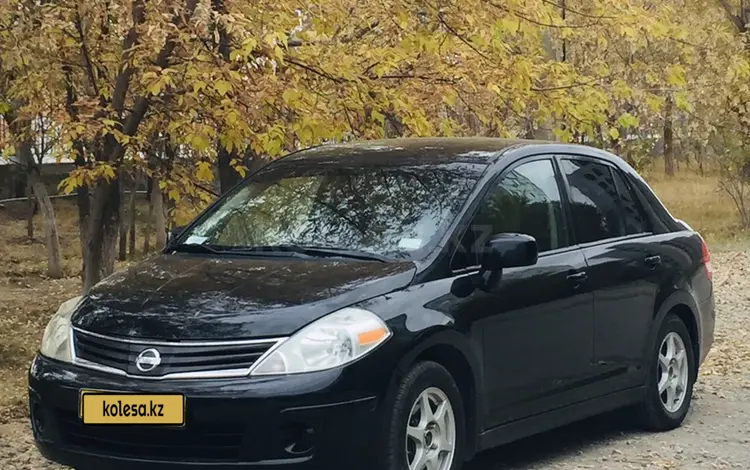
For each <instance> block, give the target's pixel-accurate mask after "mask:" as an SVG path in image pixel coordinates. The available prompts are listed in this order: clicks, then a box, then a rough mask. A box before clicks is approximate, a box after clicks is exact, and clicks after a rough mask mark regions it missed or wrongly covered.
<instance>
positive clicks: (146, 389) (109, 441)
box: [29, 302, 399, 470]
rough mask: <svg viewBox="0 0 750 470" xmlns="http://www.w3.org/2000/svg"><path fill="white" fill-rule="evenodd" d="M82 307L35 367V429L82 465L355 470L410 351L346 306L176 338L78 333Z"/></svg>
mask: <svg viewBox="0 0 750 470" xmlns="http://www.w3.org/2000/svg"><path fill="white" fill-rule="evenodd" d="M76 304H77V302H69V303H67V304H64V305H63V306H62V307H61V309H60V311H58V313H57V314H56V315H55V317H54V318H53V321H52V322H51V323H50V327H49V328H48V329H47V332H46V334H45V339H44V342H43V345H42V349H41V353H40V354H39V355H37V357H36V358H35V359H34V361H33V363H32V365H31V368H30V371H29V409H30V413H31V423H32V428H33V432H34V437H35V440H36V442H37V446H38V447H39V449H40V450H41V452H42V454H44V455H45V456H46V457H48V458H49V459H51V460H54V461H56V462H59V463H62V464H65V465H68V466H71V467H73V468H76V469H83V470H86V469H98V468H123V469H125V468H127V469H132V468H144V469H145V468H155V469H156V468H158V469H165V468H171V467H175V466H177V467H180V468H184V467H185V466H189V468H223V467H227V468H256V467H264V468H265V467H268V466H280V467H284V466H292V467H294V468H330V467H331V466H338V465H340V464H342V463H344V462H347V460H346V459H351V460H350V461H349V465H352V466H354V467H357V466H361V465H359V464H362V463H363V461H364V460H363V459H364V458H365V455H366V452H367V451H368V449H371V447H372V446H371V442H369V440H370V439H371V437H370V436H371V435H372V430H373V429H376V427H377V426H378V425H379V422H378V416H379V414H378V409H379V407H382V406H383V399H384V397H385V395H386V389H387V384H388V383H389V381H390V377H391V374H392V372H393V368H394V367H395V364H396V361H397V357H398V355H399V354H398V353H397V352H396V351H395V348H397V347H398V345H396V344H395V343H391V344H388V339H389V338H390V336H391V334H392V333H391V330H390V328H389V327H388V326H387V325H386V324H385V323H384V322H382V321H381V320H380V319H379V318H378V317H377V316H375V315H374V314H372V313H370V312H368V311H367V310H364V309H358V308H344V309H341V310H338V311H336V312H334V313H333V314H329V315H326V316H323V317H322V318H321V319H320V320H318V321H316V322H313V323H312V324H310V325H308V326H307V327H305V328H302V329H301V330H299V331H298V332H297V333H296V334H295V335H292V336H291V337H282V338H267V339H256V340H244V341H243V340H240V341H237V340H210V341H174V342H169V341H146V340H138V339H133V338H125V337H111V336H107V335H102V334H99V333H93V332H90V331H86V330H83V329H81V328H78V327H71V326H70V325H68V324H67V323H66V318H69V317H71V316H72V313H69V312H73V311H75V310H76ZM66 309H67V310H66ZM376 348H377V349H379V350H378V351H377V353H376V354H372V355H371V354H369V352H370V351H374V350H375V349H376ZM145 358H148V359H149V360H145ZM154 358H157V359H156V360H154ZM87 393H92V394H95V395H97V396H94V398H96V400H95V401H88V400H87V401H84V398H83V397H84V395H85V394H87ZM174 397H177V399H176V400H174V399H172V398H174ZM84 403H85V406H84ZM138 403H141V405H138ZM165 416H166V417H167V418H168V417H169V416H175V417H177V419H175V420H173V421H168V420H165V419H162V418H163V417H165ZM168 419H169V418H168ZM346 468H349V466H348V465H347V467H346Z"/></svg>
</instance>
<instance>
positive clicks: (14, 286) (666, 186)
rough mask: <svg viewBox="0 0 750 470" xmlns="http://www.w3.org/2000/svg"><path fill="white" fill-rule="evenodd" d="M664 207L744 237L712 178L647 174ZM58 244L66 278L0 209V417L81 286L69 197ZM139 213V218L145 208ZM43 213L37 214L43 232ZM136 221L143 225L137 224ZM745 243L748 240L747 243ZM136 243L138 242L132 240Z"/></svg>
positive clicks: (10, 413)
mask: <svg viewBox="0 0 750 470" xmlns="http://www.w3.org/2000/svg"><path fill="white" fill-rule="evenodd" d="M646 179H647V180H648V181H649V182H650V184H651V185H652V187H653V188H654V190H655V191H656V193H657V194H658V195H659V197H660V198H661V199H662V200H663V201H664V203H665V204H666V206H667V207H668V208H669V210H670V212H672V214H673V215H674V216H675V217H679V218H681V219H683V220H685V221H686V222H687V223H689V224H690V225H691V226H692V227H693V228H695V229H696V230H698V231H700V232H701V233H702V234H703V235H704V236H705V237H706V239H707V240H708V241H709V242H710V243H711V244H712V245H713V246H712V248H713V247H714V246H717V245H718V247H721V246H727V245H732V244H735V243H740V242H745V241H747V240H748V239H750V237H748V235H750V234H748V233H746V232H743V231H741V230H739V228H738V227H739V218H738V216H737V213H736V212H735V208H734V205H733V204H732V201H731V199H730V198H729V197H728V196H727V195H725V194H724V193H722V192H721V191H720V190H719V189H718V178H717V177H716V176H713V175H709V176H699V175H697V174H695V173H692V172H688V171H683V172H681V173H679V174H678V175H677V176H675V177H673V178H667V177H666V176H665V175H664V174H663V173H662V172H659V171H652V172H650V173H649V174H647V175H646ZM55 209H56V213H57V220H58V226H59V231H60V240H61V244H62V247H63V257H64V262H63V265H64V268H65V274H66V276H67V277H66V278H65V279H58V280H53V279H48V278H47V277H46V275H45V273H46V254H45V250H44V245H43V244H42V243H41V242H39V241H36V242H33V243H32V242H29V241H28V240H27V239H26V226H25V221H24V220H18V219H15V218H13V217H11V216H10V215H9V214H8V211H4V210H3V209H0V377H2V378H3V380H2V381H0V423H3V422H5V421H8V420H9V419H14V418H21V417H25V416H26V373H27V370H28V364H29V361H30V360H31V358H32V356H33V355H34V353H35V351H36V349H37V347H38V345H39V341H40V340H41V337H42V333H43V332H44V327H45V325H46V324H47V321H48V320H49V318H50V316H51V315H52V314H53V313H54V312H55V310H56V309H57V307H58V306H59V305H60V303H61V302H62V301H64V300H66V299H68V298H71V297H73V296H75V295H78V293H79V292H80V288H81V282H80V270H81V252H80V244H79V241H78V220H77V211H76V207H75V205H74V203H73V202H71V201H69V200H68V201H65V200H62V201H61V200H57V201H56V203H55ZM139 212H140V214H141V215H140V216H139V219H141V220H142V219H143V216H142V214H143V212H145V211H144V210H143V208H141V209H140V211H139ZM41 223H42V222H41V219H40V218H39V217H37V218H36V220H35V227H36V230H37V233H38V236H40V237H41V235H42V234H41V227H42V225H41ZM141 226H142V224H141ZM745 246H747V245H745ZM138 247H139V249H140V247H141V241H140V240H139V241H138Z"/></svg>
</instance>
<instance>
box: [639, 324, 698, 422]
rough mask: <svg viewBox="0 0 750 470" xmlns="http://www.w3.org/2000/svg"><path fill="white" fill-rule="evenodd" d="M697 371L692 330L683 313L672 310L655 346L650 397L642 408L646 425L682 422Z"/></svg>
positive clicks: (648, 387)
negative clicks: (688, 327)
mask: <svg viewBox="0 0 750 470" xmlns="http://www.w3.org/2000/svg"><path fill="white" fill-rule="evenodd" d="M683 353H684V356H682V354H683ZM696 371H697V368H696V367H695V354H694V352H693V342H692V340H691V339H690V333H689V332H688V329H687V327H686V326H685V323H684V322H683V321H682V320H681V319H680V317H678V316H677V315H675V314H674V313H669V314H667V316H666V318H664V321H663V323H662V325H661V328H660V329H659V334H658V335H657V340H656V344H655V345H654V347H653V350H652V355H651V361H650V367H649V373H648V379H647V382H646V398H645V400H644V401H643V402H642V403H641V404H640V406H639V408H638V415H639V421H640V424H641V425H642V426H643V427H644V428H645V429H647V430H649V431H656V432H661V431H670V430H672V429H675V428H677V427H679V426H680V425H681V424H682V422H683V421H684V420H685V417H686V416H687V413H688V411H689V410H690V404H691V401H692V397H693V385H694V384H695V380H696Z"/></svg>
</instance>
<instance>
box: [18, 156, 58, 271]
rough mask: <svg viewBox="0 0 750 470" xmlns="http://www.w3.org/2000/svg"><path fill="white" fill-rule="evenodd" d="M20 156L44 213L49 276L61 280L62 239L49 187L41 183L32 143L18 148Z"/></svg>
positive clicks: (37, 201) (35, 196) (30, 184)
mask: <svg viewBox="0 0 750 470" xmlns="http://www.w3.org/2000/svg"><path fill="white" fill-rule="evenodd" d="M18 155H19V157H21V159H22V160H23V161H25V162H26V164H27V165H28V167H29V172H28V174H27V177H28V178H29V186H31V190H32V192H33V193H34V198H36V203H37V205H38V207H39V209H40V211H41V213H42V219H43V220H44V224H43V225H44V243H45V246H46V248H47V276H49V277H51V278H53V279H60V278H61V277H63V269H62V251H61V250H60V237H59V235H58V233H57V221H56V220H55V209H54V208H53V207H52V201H51V200H50V198H49V194H47V187H46V186H44V183H42V181H41V178H40V175H39V166H38V165H36V164H35V162H34V161H33V159H34V156H33V155H32V154H31V142H23V143H22V144H21V145H20V146H19V148H18ZM29 197H31V194H29ZM32 212H33V210H32ZM32 216H33V214H32Z"/></svg>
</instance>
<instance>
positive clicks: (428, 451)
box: [379, 362, 465, 470]
mask: <svg viewBox="0 0 750 470" xmlns="http://www.w3.org/2000/svg"><path fill="white" fill-rule="evenodd" d="M391 409H392V411H391V414H390V416H389V422H388V425H387V426H386V429H385V431H386V435H385V436H384V438H385V445H386V448H387V452H385V459H386V462H384V465H383V466H379V468H381V469H383V470H458V469H459V468H461V466H462V464H463V446H464V439H465V436H464V429H465V426H464V423H465V420H464V411H463V404H462V400H461V394H460V392H459V390H458V387H457V386H456V383H455V381H454V380H453V377H452V376H451V375H450V373H449V372H448V371H447V370H446V369H445V368H444V367H443V366H441V365H440V364H437V363H435V362H420V363H417V364H416V365H414V367H412V369H411V370H410V371H409V372H408V373H407V374H406V375H405V376H404V378H403V379H402V380H401V383H400V384H399V386H398V389H397V391H396V394H395V398H394V400H393V407H392V408H391Z"/></svg>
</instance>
